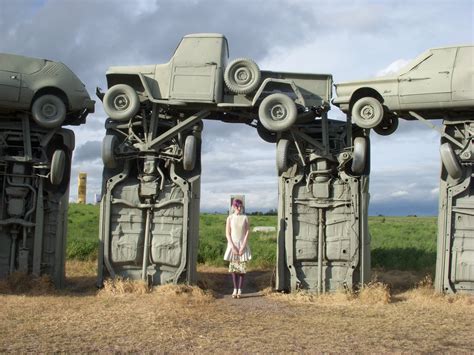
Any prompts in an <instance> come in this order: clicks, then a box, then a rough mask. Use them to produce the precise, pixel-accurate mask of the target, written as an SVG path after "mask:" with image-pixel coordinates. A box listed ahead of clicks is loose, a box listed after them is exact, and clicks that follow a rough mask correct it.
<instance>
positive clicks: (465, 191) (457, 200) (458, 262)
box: [435, 116, 474, 293]
mask: <svg viewBox="0 0 474 355" xmlns="http://www.w3.org/2000/svg"><path fill="white" fill-rule="evenodd" d="M443 133H444V136H443V137H442V138H441V149H440V151H441V160H442V168H441V178H440V191H439V215H438V250H437V259H436V279H435V287H436V290H437V291H438V292H446V293H455V292H467V293H474V170H473V166H474V117H471V116H469V118H467V119H465V120H458V121H444V131H443ZM447 137H449V138H450V139H448V138H447Z"/></svg>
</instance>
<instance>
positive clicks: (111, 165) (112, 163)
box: [102, 134, 118, 169]
mask: <svg viewBox="0 0 474 355" xmlns="http://www.w3.org/2000/svg"><path fill="white" fill-rule="evenodd" d="M117 146H118V139H117V137H116V136H114V135H113V134H107V135H106V136H105V137H104V139H103V141H102V162H103V163H104V166H105V167H106V168H108V169H115V168H116V167H117V159H116V158H115V152H114V151H115V148H116V147H117Z"/></svg>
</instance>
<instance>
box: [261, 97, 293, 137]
mask: <svg viewBox="0 0 474 355" xmlns="http://www.w3.org/2000/svg"><path fill="white" fill-rule="evenodd" d="M297 113H298V112H297V110H296V104H295V102H294V101H293V100H292V99H291V98H290V97H289V96H287V95H285V94H281V93H277V94H271V95H269V96H267V97H266V98H264V99H263V101H262V103H261V104H260V107H259V109H258V116H259V118H260V122H262V125H263V126H264V127H265V128H266V129H268V130H269V131H271V132H281V131H286V130H288V129H289V128H290V127H291V126H293V124H294V123H295V122H296V118H297Z"/></svg>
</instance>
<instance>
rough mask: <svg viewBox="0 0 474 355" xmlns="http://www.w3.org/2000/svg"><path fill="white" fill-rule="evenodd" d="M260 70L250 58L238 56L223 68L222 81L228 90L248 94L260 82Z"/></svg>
mask: <svg viewBox="0 0 474 355" xmlns="http://www.w3.org/2000/svg"><path fill="white" fill-rule="evenodd" d="M261 76H262V74H261V72H260V69H259V67H258V65H257V64H256V63H255V62H254V61H253V60H251V59H246V58H238V59H234V60H233V61H232V62H230V63H229V64H228V65H227V67H226V68H225V72H224V82H225V84H226V85H227V87H228V88H229V90H230V91H232V92H235V93H236V94H248V93H250V92H252V91H254V90H255V89H257V87H258V85H259V84H260V79H261Z"/></svg>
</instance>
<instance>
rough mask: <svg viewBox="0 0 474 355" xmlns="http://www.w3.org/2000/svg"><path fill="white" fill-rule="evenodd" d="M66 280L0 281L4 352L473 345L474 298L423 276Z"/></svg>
mask: <svg viewBox="0 0 474 355" xmlns="http://www.w3.org/2000/svg"><path fill="white" fill-rule="evenodd" d="M67 270H68V276H67V287H66V289H65V290H61V291H57V290H54V289H52V288H51V287H50V285H49V284H48V283H47V282H46V280H36V281H35V282H33V283H32V282H31V281H30V282H25V280H22V279H21V278H18V279H16V280H10V282H9V283H7V282H3V283H2V284H0V352H48V353H49V352H59V351H60V352H93V351H94V352H99V351H100V352H131V351H133V352H145V351H147V352H151V351H153V352H171V353H178V352H184V351H186V352H197V353H204V352H206V353H207V352H227V353H237V352H245V353H254V352H260V353H262V352H264V353H267V352H271V353H275V352H307V353H319V352H447V351H449V352H472V351H473V350H474V297H472V296H440V295H436V294H434V292H433V289H432V286H431V285H430V283H429V282H426V281H425V282H424V283H423V284H422V285H421V286H419V287H418V288H413V287H414V285H415V284H417V283H419V282H420V281H421V280H422V279H423V276H424V275H421V274H413V273H406V272H405V273H403V272H394V271H391V272H385V273H384V272H381V271H380V272H378V279H379V280H383V281H384V282H385V284H390V285H391V287H392V289H391V290H389V288H388V287H387V286H386V285H383V284H381V283H374V284H373V285H372V286H371V287H369V288H367V289H366V290H364V291H363V292H361V293H360V294H358V295H354V294H344V293H336V294H333V295H323V296H320V297H317V296H314V295H308V294H304V293H299V294H296V295H283V294H279V293H272V292H271V289H270V288H269V285H270V278H271V273H270V272H269V271H253V272H250V273H248V274H247V280H246V289H245V291H246V293H245V294H244V296H243V297H242V298H241V299H232V298H231V297H230V296H229V293H230V292H231V287H230V278H229V275H228V274H226V270H225V269H216V268H209V267H200V268H199V272H200V282H199V284H200V286H201V287H205V288H208V290H204V291H203V290H202V289H201V288H198V287H189V286H163V287H159V288H156V289H155V290H153V291H152V292H149V290H147V288H146V287H145V285H143V284H140V283H127V282H124V281H122V282H117V283H115V284H112V283H110V284H107V285H106V287H105V288H104V289H103V290H101V291H98V290H97V289H96V288H95V286H94V283H95V264H94V263H90V262H89V263H87V262H70V263H68V265H67Z"/></svg>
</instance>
